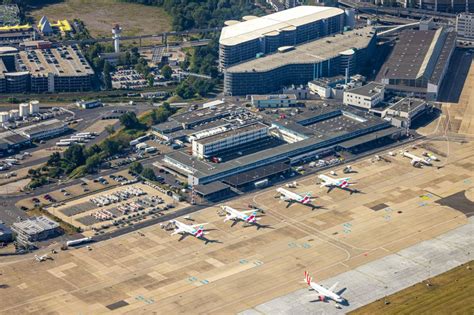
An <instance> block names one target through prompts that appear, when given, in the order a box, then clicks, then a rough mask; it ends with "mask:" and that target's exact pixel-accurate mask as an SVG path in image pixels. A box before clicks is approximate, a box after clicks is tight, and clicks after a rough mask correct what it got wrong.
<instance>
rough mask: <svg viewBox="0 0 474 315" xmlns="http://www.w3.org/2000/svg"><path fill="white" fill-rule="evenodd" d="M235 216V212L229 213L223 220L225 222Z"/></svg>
mask: <svg viewBox="0 0 474 315" xmlns="http://www.w3.org/2000/svg"><path fill="white" fill-rule="evenodd" d="M235 218H237V216H236V215H235V214H229V215H227V216H226V217H225V219H224V222H227V221H229V220H234V219H235Z"/></svg>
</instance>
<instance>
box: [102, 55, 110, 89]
mask: <svg viewBox="0 0 474 315" xmlns="http://www.w3.org/2000/svg"><path fill="white" fill-rule="evenodd" d="M103 72H104V83H105V87H106V88H108V89H111V88H112V76H111V75H110V73H111V72H112V66H111V65H110V63H109V62H108V61H106V62H104V71H103Z"/></svg>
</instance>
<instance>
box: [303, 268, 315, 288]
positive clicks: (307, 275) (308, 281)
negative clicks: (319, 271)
mask: <svg viewBox="0 0 474 315" xmlns="http://www.w3.org/2000/svg"><path fill="white" fill-rule="evenodd" d="M304 278H305V282H306V283H307V284H308V285H311V281H312V280H313V278H312V277H311V276H310V275H309V272H307V271H305V272H304Z"/></svg>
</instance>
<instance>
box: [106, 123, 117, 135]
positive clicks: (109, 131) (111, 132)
mask: <svg viewBox="0 0 474 315" xmlns="http://www.w3.org/2000/svg"><path fill="white" fill-rule="evenodd" d="M105 131H107V133H108V134H109V135H112V134H113V133H114V132H115V128H114V126H112V125H108V126H106V127H105Z"/></svg>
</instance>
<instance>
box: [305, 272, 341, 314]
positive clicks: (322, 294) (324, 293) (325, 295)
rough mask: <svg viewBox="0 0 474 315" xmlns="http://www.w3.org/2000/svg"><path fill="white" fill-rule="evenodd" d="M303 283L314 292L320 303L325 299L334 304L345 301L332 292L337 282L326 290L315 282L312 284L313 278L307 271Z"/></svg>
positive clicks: (337, 305)
mask: <svg viewBox="0 0 474 315" xmlns="http://www.w3.org/2000/svg"><path fill="white" fill-rule="evenodd" d="M304 281H305V282H306V283H307V284H308V285H309V287H310V288H311V289H313V290H314V291H316V293H317V294H318V295H319V300H320V301H322V302H325V301H326V300H327V299H330V300H333V301H334V302H336V303H343V302H345V299H344V298H343V297H341V295H340V294H338V293H335V292H334V290H335V289H336V287H337V285H338V282H336V283H335V284H333V286H332V287H330V288H329V289H326V288H325V287H323V286H322V285H319V284H317V283H316V282H313V278H312V277H311V276H310V275H309V273H308V272H307V271H305V272H304ZM336 307H340V305H339V304H336Z"/></svg>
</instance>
